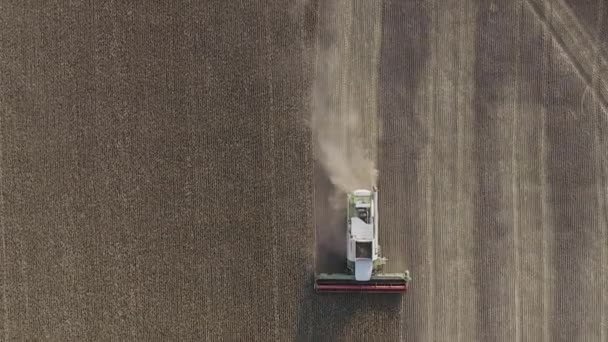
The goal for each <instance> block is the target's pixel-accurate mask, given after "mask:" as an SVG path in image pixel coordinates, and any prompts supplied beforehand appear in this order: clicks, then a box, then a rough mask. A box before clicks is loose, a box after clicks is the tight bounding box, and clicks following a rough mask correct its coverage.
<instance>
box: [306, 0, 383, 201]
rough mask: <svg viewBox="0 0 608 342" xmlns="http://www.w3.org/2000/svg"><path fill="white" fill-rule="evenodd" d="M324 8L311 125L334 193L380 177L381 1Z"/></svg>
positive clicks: (341, 1) (347, 1)
mask: <svg viewBox="0 0 608 342" xmlns="http://www.w3.org/2000/svg"><path fill="white" fill-rule="evenodd" d="M321 7H322V8H321V10H320V18H319V26H320V32H319V41H318V50H317V70H316V79H315V82H314V87H313V90H312V106H311V108H312V118H311V126H312V127H311V128H312V131H313V135H314V139H315V157H316V158H317V160H318V161H319V162H320V164H321V165H322V166H323V169H324V171H325V172H326V176H327V177H328V178H329V180H330V181H331V183H332V184H333V185H334V187H335V190H336V191H337V192H338V193H337V194H336V195H343V193H344V192H347V191H352V190H353V189H357V188H368V189H369V188H371V187H372V186H373V185H376V181H377V177H378V171H377V167H376V163H377V156H378V137H379V132H378V128H379V124H378V121H377V114H376V95H377V94H376V83H377V78H378V59H379V51H380V39H381V19H382V18H381V6H380V5H379V3H378V2H369V1H365V0H334V1H329V2H327V3H326V4H325V5H322V6H321ZM341 198H343V197H341ZM342 202H343V201H340V203H342Z"/></svg>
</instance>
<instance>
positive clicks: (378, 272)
mask: <svg viewBox="0 0 608 342" xmlns="http://www.w3.org/2000/svg"><path fill="white" fill-rule="evenodd" d="M346 208H347V209H346V214H347V229H346V265H345V273H331V274H328V273H321V274H319V275H317V276H316V279H315V290H316V291H317V292H370V293H400V292H405V291H407V288H408V283H409V282H410V281H411V277H410V273H409V271H407V270H406V271H404V272H403V273H382V267H383V266H384V265H385V264H386V263H387V261H388V260H387V258H385V257H382V255H381V253H380V245H379V244H378V217H379V216H378V190H377V188H376V187H374V188H373V189H372V191H370V190H366V189H359V190H355V191H353V192H350V193H348V194H347V206H346Z"/></svg>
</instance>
